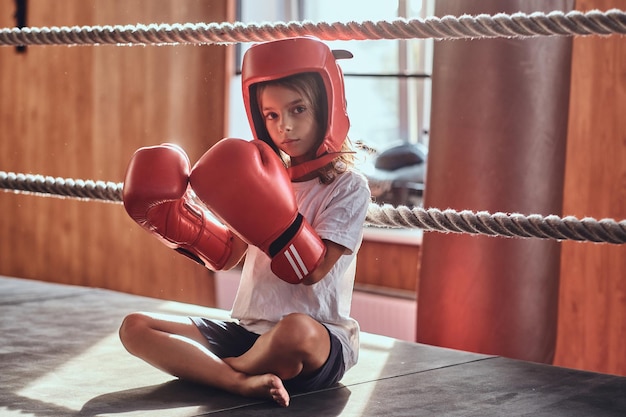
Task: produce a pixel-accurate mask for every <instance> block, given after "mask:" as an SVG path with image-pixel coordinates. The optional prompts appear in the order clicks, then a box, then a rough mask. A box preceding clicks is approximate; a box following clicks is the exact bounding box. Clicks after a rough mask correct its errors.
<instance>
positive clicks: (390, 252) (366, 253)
mask: <svg viewBox="0 0 626 417" xmlns="http://www.w3.org/2000/svg"><path fill="white" fill-rule="evenodd" d="M420 254H421V247H420V246H416V245H406V244H399V243H397V244H396V243H386V242H378V241H374V240H364V241H363V243H362V245H361V249H359V254H358V256H357V265H356V278H355V282H356V285H357V286H361V288H365V289H367V288H368V287H371V288H372V289H373V290H378V291H382V292H390V293H397V294H405V295H406V296H411V295H412V296H413V297H414V296H416V294H417V288H418V284H419V262H420Z"/></svg>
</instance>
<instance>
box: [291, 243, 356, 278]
mask: <svg viewBox="0 0 626 417" xmlns="http://www.w3.org/2000/svg"><path fill="white" fill-rule="evenodd" d="M323 242H324V244H325V245H326V255H324V258H322V262H320V264H319V266H318V267H317V268H315V270H314V271H313V272H312V273H311V274H310V275H309V276H308V277H307V278H305V279H303V280H302V284H304V285H313V284H315V283H316V282H319V281H321V280H322V278H324V277H325V276H326V275H327V274H328V273H329V272H330V270H331V269H332V268H333V266H335V263H337V261H338V260H339V258H341V256H342V255H343V254H344V253H346V251H347V249H346V248H345V247H344V246H341V245H340V244H338V243H335V242H332V241H330V240H323Z"/></svg>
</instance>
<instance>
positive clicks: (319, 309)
mask: <svg viewBox="0 0 626 417" xmlns="http://www.w3.org/2000/svg"><path fill="white" fill-rule="evenodd" d="M292 186H293V189H294V193H295V196H296V202H297V205H298V208H299V211H300V213H301V214H302V215H303V216H304V218H305V219H306V220H307V221H308V222H309V223H310V224H311V225H312V226H313V228H314V229H315V231H316V232H317V234H318V235H319V236H320V237H321V238H322V239H326V240H330V241H332V242H335V243H337V244H339V245H341V246H344V247H346V248H347V249H348V251H346V253H345V254H344V255H342V256H341V257H340V258H339V260H338V261H337V263H336V264H335V266H334V267H333V268H332V269H331V271H330V272H329V273H328V275H326V277H324V278H323V279H322V280H321V281H319V282H317V283H315V284H313V285H301V284H289V283H287V282H284V281H282V280H281V279H279V278H278V277H276V275H274V273H272V271H271V269H270V258H269V257H268V256H267V255H266V254H265V253H263V252H262V251H261V250H260V249H258V248H257V247H255V246H252V245H250V246H249V248H248V253H247V255H246V259H245V262H244V265H243V271H242V275H241V282H240V284H239V289H238V290H237V295H236V297H235V301H234V304H233V309H232V312H231V315H232V317H233V318H235V319H238V320H239V323H240V324H241V325H243V326H244V327H245V328H246V329H248V330H250V331H253V332H255V333H259V334H263V333H265V332H266V331H268V330H270V329H271V328H272V327H273V326H274V325H275V324H276V323H277V322H278V321H279V320H280V319H281V318H282V317H284V316H286V315H287V314H290V313H304V314H308V315H309V316H311V317H313V318H314V319H316V320H318V321H319V322H321V323H323V324H325V325H326V326H327V327H328V328H329V330H331V331H332V332H333V333H334V334H335V335H336V336H337V337H338V338H339V340H340V341H341V344H342V346H343V356H344V362H345V366H346V371H347V370H348V369H350V368H351V367H352V366H353V365H354V364H356V362H357V359H358V352H359V324H358V323H357V322H356V320H354V319H353V318H351V317H350V306H351V303H352V291H353V287H354V276H355V272H356V253H357V251H358V249H359V247H360V245H361V241H362V239H363V222H364V220H365V216H366V214H367V208H368V206H369V202H370V199H371V197H370V191H369V188H368V186H367V180H366V179H365V177H363V176H362V175H361V174H359V173H356V172H353V171H347V172H345V173H343V174H340V175H339V176H338V177H337V178H335V180H334V181H333V182H332V183H330V184H321V183H320V182H319V180H318V179H317V178H316V179H313V180H310V181H305V182H294V183H292Z"/></svg>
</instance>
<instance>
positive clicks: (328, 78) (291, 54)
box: [241, 36, 350, 176]
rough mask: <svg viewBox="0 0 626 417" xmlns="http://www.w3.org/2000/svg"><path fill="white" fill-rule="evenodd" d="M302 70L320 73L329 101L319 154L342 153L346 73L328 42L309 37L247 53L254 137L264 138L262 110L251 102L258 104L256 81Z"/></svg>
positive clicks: (246, 97)
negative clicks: (253, 96) (259, 129)
mask: <svg viewBox="0 0 626 417" xmlns="http://www.w3.org/2000/svg"><path fill="white" fill-rule="evenodd" d="M303 72H314V73H317V74H319V75H320V76H321V78H322V80H323V82H324V86H325V88H326V97H327V100H328V126H327V127H326V132H325V134H324V140H323V142H322V144H321V145H320V147H319V148H318V149H317V153H316V155H317V157H321V156H322V155H324V154H327V153H334V152H339V151H341V147H342V145H343V142H344V141H345V139H346V137H347V135H348V130H349V128H350V120H349V119H348V113H347V111H346V97H345V90H344V84H343V73H342V72H341V68H340V67H339V65H337V62H336V59H335V57H334V56H333V52H332V50H331V49H330V48H329V47H328V45H326V44H325V43H323V42H322V41H320V40H319V39H317V38H313V37H309V36H303V37H297V38H287V39H281V40H277V41H270V42H265V43H260V44H256V45H253V46H252V47H250V49H248V51H247V52H246V54H245V55H244V57H243V66H242V71H241V75H242V77H241V78H242V80H241V83H242V90H243V101H244V105H245V107H246V113H247V115H248V121H249V123H250V127H251V128H252V133H253V135H254V138H255V139H261V140H263V139H264V138H262V137H259V136H260V135H259V132H257V126H256V125H255V116H254V112H257V114H258V112H259V110H258V109H257V108H253V107H255V106H253V105H252V103H256V100H251V97H250V87H251V86H252V85H254V84H256V83H260V82H264V81H272V80H277V79H279V78H284V77H288V76H290V75H294V74H300V73H303ZM325 159H326V158H325ZM316 165H318V164H311V165H310V167H314V166H316ZM321 166H323V165H321ZM321 166H319V167H321ZM319 167H317V168H319ZM317 168H310V169H309V168H307V169H306V171H308V172H311V171H313V170H314V169H317ZM299 171H300V172H299V174H298V176H302V175H304V174H302V171H303V169H300V170H299ZM305 174H306V172H305Z"/></svg>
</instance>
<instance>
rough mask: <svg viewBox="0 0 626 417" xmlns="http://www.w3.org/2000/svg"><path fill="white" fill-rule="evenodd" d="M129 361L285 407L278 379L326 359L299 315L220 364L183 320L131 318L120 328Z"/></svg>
mask: <svg viewBox="0 0 626 417" xmlns="http://www.w3.org/2000/svg"><path fill="white" fill-rule="evenodd" d="M120 339H121V341H122V344H123V345H124V347H125V348H126V349H127V350H128V351H129V352H130V353H131V354H133V355H135V356H137V357H139V358H141V359H143V360H145V361H146V362H148V363H149V364H151V365H153V366H154V367H156V368H158V369H161V370H162V371H165V372H167V373H169V374H171V375H174V376H176V377H179V378H181V379H188V380H192V381H195V382H199V383H202V384H206V385H209V386H212V387H215V388H220V389H224V390H226V391H229V392H232V393H235V394H239V395H244V396H248V397H263V398H272V399H273V400H274V401H275V402H276V403H278V404H279V405H281V406H283V407H286V406H288V405H289V394H288V393H287V390H286V389H285V387H284V386H283V383H282V380H283V379H290V378H293V377H295V376H296V375H299V374H301V373H302V374H303V375H306V374H309V373H312V372H314V371H316V370H317V369H319V368H320V367H321V366H322V365H323V364H324V363H325V361H326V359H327V358H328V355H329V353H330V338H329V336H328V332H327V330H326V328H325V327H324V326H323V325H321V324H320V323H318V322H317V321H315V320H314V319H313V318H311V317H309V316H307V315H304V314H297V313H296V314H290V315H288V316H286V317H285V318H283V319H282V320H281V321H280V322H279V323H278V324H277V325H276V326H275V327H274V328H273V329H271V330H270V331H268V332H267V333H265V334H263V335H261V336H260V337H259V338H258V339H257V341H256V343H255V344H254V345H253V346H252V348H251V349H250V350H248V352H246V353H245V354H243V355H241V356H239V357H232V358H225V359H220V358H218V357H217V356H215V355H214V354H213V353H212V352H211V351H210V350H209V349H208V343H207V341H206V339H205V338H204V336H203V335H202V334H201V333H200V331H199V330H198V328H197V327H196V326H195V325H194V324H193V322H192V321H191V320H190V319H189V318H187V317H178V316H169V315H163V314H157V313H133V314H130V315H128V316H127V317H126V318H125V319H124V322H123V323H122V326H121V327H120Z"/></svg>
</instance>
